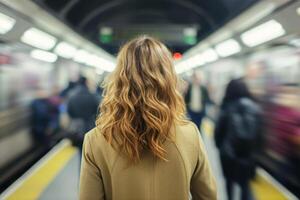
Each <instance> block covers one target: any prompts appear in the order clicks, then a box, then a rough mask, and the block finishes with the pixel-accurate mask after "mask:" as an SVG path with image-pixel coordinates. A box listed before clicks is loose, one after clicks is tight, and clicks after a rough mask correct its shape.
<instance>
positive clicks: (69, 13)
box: [32, 0, 258, 54]
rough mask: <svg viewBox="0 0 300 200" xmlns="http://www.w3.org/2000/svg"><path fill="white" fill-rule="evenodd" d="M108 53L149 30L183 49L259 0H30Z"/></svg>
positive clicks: (170, 44)
mask: <svg viewBox="0 0 300 200" xmlns="http://www.w3.org/2000/svg"><path fill="white" fill-rule="evenodd" d="M32 1H34V2H35V3H37V4H38V5H40V6H41V7H42V8H44V9H46V10H47V11H48V12H50V13H51V14H53V15H54V16H56V17H57V18H58V19H60V20H61V21H63V22H64V23H65V24H67V25H68V26H70V27H71V28H72V29H74V30H75V31H77V32H78V33H80V34H81V35H83V36H84V37H86V38H87V39H89V40H91V41H92V42H94V43H95V44H97V45H99V46H100V47H101V48H103V49H105V50H106V51H108V52H109V53H111V54H116V53H117V51H118V48H119V46H120V45H121V44H122V43H124V42H125V41H127V40H128V39H130V38H132V37H134V36H136V35H140V34H149V35H151V36H154V37H157V38H159V39H161V40H162V41H164V42H165V43H166V44H167V45H168V46H169V47H170V48H171V49H172V51H179V52H182V53H183V52H185V51H186V50H187V49H189V48H190V47H192V46H193V45H195V44H196V43H198V42H199V41H200V40H202V39H203V38H205V37H206V36H208V35H209V34H210V33H212V32H213V31H215V30H217V29H218V28H219V27H221V26H222V25H224V24H225V23H226V22H228V21H229V20H230V19H232V18H234V17H235V16H237V15H238V14H240V13H241V12H242V11H243V10H245V9H246V8H248V7H249V6H251V5H252V4H254V3H255V2H257V1H258V0H32Z"/></svg>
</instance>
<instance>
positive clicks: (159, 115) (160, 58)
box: [96, 36, 185, 162]
mask: <svg viewBox="0 0 300 200" xmlns="http://www.w3.org/2000/svg"><path fill="white" fill-rule="evenodd" d="M176 122H179V123H185V105H184V102H183V99H182V97H181V95H180V94H179V92H178V91H177V76H176V73H175V70H174V66H173V60H172V56H171V53H170V51H169V50H168V49H167V48H166V46H165V45H164V44H162V43H161V42H160V41H158V40H156V39H154V38H151V37H148V36H142V37H138V38H136V39H133V40H131V41H130V42H128V43H127V44H125V45H124V46H123V47H122V48H121V50H120V52H119V54H118V57H117V66H116V69H115V70H114V72H112V73H111V74H110V76H109V77H108V79H107V80H106V81H105V83H104V97H103V101H102V103H101V105H100V115H99V116H98V118H97V121H96V125H97V128H98V129H99V130H100V132H101V133H102V134H103V135H104V137H105V139H106V140H107V141H108V142H109V143H110V144H111V145H112V146H113V147H118V148H119V150H120V151H121V152H123V153H125V154H126V155H127V156H128V157H129V159H130V160H131V161H134V162H136V161H139V160H140V158H141V155H142V152H143V151H144V150H148V151H150V152H152V154H153V155H155V156H156V157H158V158H160V159H162V160H167V157H166V154H167V152H166V150H165V148H164V147H163V143H164V141H166V140H168V139H171V140H172V138H171V136H170V131H171V128H172V127H173V126H174V125H175V123H176Z"/></svg>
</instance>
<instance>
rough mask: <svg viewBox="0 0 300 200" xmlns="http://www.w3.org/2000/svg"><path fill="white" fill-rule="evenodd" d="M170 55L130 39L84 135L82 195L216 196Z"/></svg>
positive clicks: (127, 198) (87, 198)
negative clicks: (93, 121) (93, 125)
mask: <svg viewBox="0 0 300 200" xmlns="http://www.w3.org/2000/svg"><path fill="white" fill-rule="evenodd" d="M176 82H177V77H176V73H175V70H174V66H173V61H172V56H171V54H170V52H169V51H168V49H167V48H166V47H165V46H164V45H163V44H162V43H160V42H159V41H157V40H155V39H153V38H150V37H147V36H143V37H139V38H137V39H134V40H132V41H130V42H129V43H127V44H125V46H124V47H123V48H122V49H121V51H120V52H119V55H118V60H117V67H116V69H115V71H114V72H113V73H112V74H111V75H110V77H109V79H108V80H107V82H106V86H105V92H104V97H103V101H102V104H101V108H100V113H101V114H100V116H99V117H98V119H97V127H96V128H95V129H93V130H91V131H90V132H89V133H88V134H86V135H85V141H84V149H83V159H82V168H81V178H80V179H81V180H80V199H81V200H93V199H114V200H118V199H122V200H132V199H164V200H168V199H170V200H176V199H178V200H182V199H189V192H191V195H192V197H193V199H195V200H198V199H207V200H214V199H216V198H217V197H216V186H215V180H214V177H213V175H212V172H211V169H210V166H209V163H208V159H207V155H206V152H205V148H204V145H203V143H202V140H201V137H200V134H199V131H198V128H197V127H196V126H195V125H194V124H193V123H191V122H189V121H187V120H185V113H184V108H185V106H184V101H183V99H182V97H181V95H180V94H179V92H178V91H177V88H176V85H177V84H176Z"/></svg>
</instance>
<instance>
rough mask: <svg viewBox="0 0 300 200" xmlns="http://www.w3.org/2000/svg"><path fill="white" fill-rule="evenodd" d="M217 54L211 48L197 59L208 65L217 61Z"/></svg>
mask: <svg viewBox="0 0 300 200" xmlns="http://www.w3.org/2000/svg"><path fill="white" fill-rule="evenodd" d="M218 58H219V56H218V54H217V53H216V52H215V51H214V50H213V49H211V48H209V49H207V50H205V51H204V52H203V53H201V54H200V55H199V59H201V60H202V61H203V62H206V63H209V62H213V61H216V60H218Z"/></svg>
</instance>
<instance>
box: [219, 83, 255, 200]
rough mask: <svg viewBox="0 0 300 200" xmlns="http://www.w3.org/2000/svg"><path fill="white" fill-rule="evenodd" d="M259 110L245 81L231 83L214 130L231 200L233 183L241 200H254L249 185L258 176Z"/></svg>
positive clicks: (229, 199)
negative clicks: (239, 189)
mask: <svg viewBox="0 0 300 200" xmlns="http://www.w3.org/2000/svg"><path fill="white" fill-rule="evenodd" d="M260 116H261V114H260V108H259V106H258V105H257V103H256V102H255V101H254V98H253V97H252V95H251V94H250V91H249V89H248V88H247V86H246V84H245V83H244V81H243V80H242V79H235V80H231V81H230V82H229V84H228V86H227V88H226V92H225V96H224V99H223V102H222V105H221V110H220V114H219V118H218V120H217V123H216V128H215V142H216V145H217V147H218V149H219V151H220V158H221V164H222V168H223V173H224V177H225V180H226V189H227V195H228V200H231V199H232V192H233V191H232V190H233V183H237V184H238V185H239V186H240V188H241V199H242V200H250V199H253V197H252V194H251V191H250V187H249V182H250V179H251V178H253V177H254V175H255V159H254V156H255V152H256V150H257V147H256V145H257V143H258V141H259V135H260V131H261V117H260Z"/></svg>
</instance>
